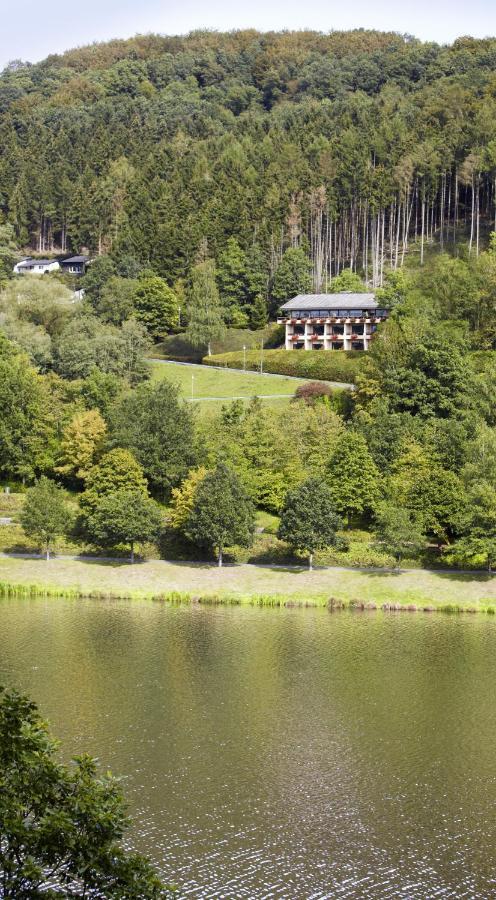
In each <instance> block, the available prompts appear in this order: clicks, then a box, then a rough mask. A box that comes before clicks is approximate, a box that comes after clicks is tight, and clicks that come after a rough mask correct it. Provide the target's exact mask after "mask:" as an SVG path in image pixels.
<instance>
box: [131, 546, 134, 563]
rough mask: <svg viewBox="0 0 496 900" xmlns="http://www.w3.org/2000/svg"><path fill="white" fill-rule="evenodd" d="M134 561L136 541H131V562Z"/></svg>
mask: <svg viewBox="0 0 496 900" xmlns="http://www.w3.org/2000/svg"><path fill="white" fill-rule="evenodd" d="M132 563H134V543H132V542H131V564H132Z"/></svg>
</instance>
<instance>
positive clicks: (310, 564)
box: [308, 553, 313, 572]
mask: <svg viewBox="0 0 496 900" xmlns="http://www.w3.org/2000/svg"><path fill="white" fill-rule="evenodd" d="M312 569H313V553H309V554H308V570H309V571H310V572H311V571H312Z"/></svg>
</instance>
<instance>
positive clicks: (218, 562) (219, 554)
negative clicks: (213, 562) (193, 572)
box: [217, 547, 222, 569]
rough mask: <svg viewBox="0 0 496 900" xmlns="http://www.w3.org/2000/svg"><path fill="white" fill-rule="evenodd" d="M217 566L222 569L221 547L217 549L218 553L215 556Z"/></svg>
mask: <svg viewBox="0 0 496 900" xmlns="http://www.w3.org/2000/svg"><path fill="white" fill-rule="evenodd" d="M217 565H218V567H219V569H220V568H222V547H219V553H218V555H217Z"/></svg>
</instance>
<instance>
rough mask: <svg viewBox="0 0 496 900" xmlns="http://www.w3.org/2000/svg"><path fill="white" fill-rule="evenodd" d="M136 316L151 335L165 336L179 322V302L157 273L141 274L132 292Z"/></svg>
mask: <svg viewBox="0 0 496 900" xmlns="http://www.w3.org/2000/svg"><path fill="white" fill-rule="evenodd" d="M134 306H135V309H136V316H137V318H138V319H139V321H140V322H142V323H143V325H144V326H145V328H146V330H147V331H148V333H149V334H150V335H151V337H153V338H155V339H158V338H161V337H165V335H166V334H168V332H169V331H171V330H172V329H173V328H177V326H178V324H179V315H178V309H179V303H178V299H177V296H176V294H175V293H174V291H173V290H172V288H170V287H169V286H168V284H167V282H165V281H164V279H163V278H159V277H158V276H157V275H151V274H148V273H147V274H146V275H145V274H143V275H142V276H140V278H139V279H138V283H137V287H136V290H135V293H134Z"/></svg>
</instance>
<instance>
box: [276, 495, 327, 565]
mask: <svg viewBox="0 0 496 900" xmlns="http://www.w3.org/2000/svg"><path fill="white" fill-rule="evenodd" d="M340 527H341V520H340V518H339V515H338V513H337V510H336V503H335V500H334V497H333V494H332V491H331V490H330V488H329V486H328V485H327V484H326V483H325V481H322V479H320V478H308V479H307V481H304V482H303V483H302V484H300V485H298V487H295V488H293V489H292V490H290V491H288V493H287V494H286V497H285V499H284V503H283V507H282V510H281V522H280V525H279V530H278V537H279V538H280V539H281V540H282V541H286V543H287V544H289V546H290V547H293V548H294V549H295V550H301V551H303V552H304V553H308V568H309V569H312V567H313V557H314V553H315V551H316V550H324V549H325V548H326V547H332V546H333V545H334V544H335V543H336V538H337V535H336V532H337V530H338V529H339V528H340Z"/></svg>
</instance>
